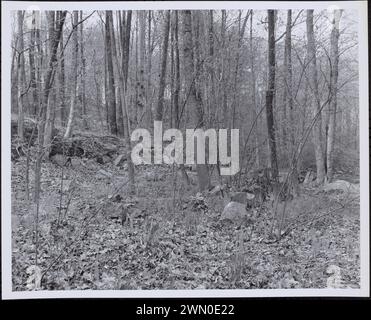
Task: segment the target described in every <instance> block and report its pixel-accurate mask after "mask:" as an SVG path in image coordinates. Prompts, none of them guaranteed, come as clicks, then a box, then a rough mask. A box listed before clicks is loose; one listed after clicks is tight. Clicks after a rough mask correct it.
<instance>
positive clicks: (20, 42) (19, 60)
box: [17, 10, 25, 141]
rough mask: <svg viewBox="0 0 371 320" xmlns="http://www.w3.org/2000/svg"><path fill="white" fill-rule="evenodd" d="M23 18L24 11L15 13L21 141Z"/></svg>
mask: <svg viewBox="0 0 371 320" xmlns="http://www.w3.org/2000/svg"><path fill="white" fill-rule="evenodd" d="M23 18H24V11H21V10H19V11H17V21H18V46H17V48H18V54H17V102H18V138H19V139H20V140H21V141H23V138H24V136H23V133H24V132H23V131H24V99H23V91H24V90H25V87H24V81H25V79H24V78H23V72H22V69H23V71H24V53H23V50H24V41H23Z"/></svg>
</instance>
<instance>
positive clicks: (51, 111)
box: [45, 11, 59, 148]
mask: <svg viewBox="0 0 371 320" xmlns="http://www.w3.org/2000/svg"><path fill="white" fill-rule="evenodd" d="M58 14H59V13H58ZM47 18H48V33H49V39H54V33H55V18H56V17H55V11H49V12H48V14H47ZM57 19H58V17H57ZM52 50H53V42H52V40H50V41H49V54H51V52H52ZM57 63H58V61H56V64H57ZM55 67H56V68H57V65H56V66H55ZM55 72H56V71H54V74H53V77H54V75H55ZM50 90H51V92H50V95H49V100H48V104H47V111H46V123H45V145H46V146H47V148H49V147H50V143H51V140H52V133H53V129H54V119H55V101H54V100H55V93H56V92H55V90H56V89H55V88H54V87H52V88H51V89H50ZM52 99H53V100H52Z"/></svg>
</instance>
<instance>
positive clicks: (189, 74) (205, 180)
mask: <svg viewBox="0 0 371 320" xmlns="http://www.w3.org/2000/svg"><path fill="white" fill-rule="evenodd" d="M182 16H183V46H184V48H183V58H184V77H185V88H186V92H188V91H189V98H188V100H187V106H188V110H187V113H188V114H189V115H190V120H191V121H190V122H188V123H187V124H188V125H190V126H191V127H192V128H194V129H196V128H202V127H203V110H202V105H201V101H200V100H199V98H198V96H197V93H196V88H195V82H196V81H195V79H194V78H195V74H194V70H195V68H194V58H193V39H192V13H191V11H190V10H184V11H182ZM195 157H196V159H197V154H195ZM196 170H197V177H198V185H199V189H200V191H203V190H205V189H206V188H207V187H208V185H209V173H208V168H207V166H206V165H203V164H197V165H196Z"/></svg>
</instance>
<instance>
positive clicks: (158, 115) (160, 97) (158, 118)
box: [155, 10, 170, 121]
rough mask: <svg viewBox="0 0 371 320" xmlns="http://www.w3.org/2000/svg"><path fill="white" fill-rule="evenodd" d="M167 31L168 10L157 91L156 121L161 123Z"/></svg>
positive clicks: (168, 22) (168, 25)
mask: <svg viewBox="0 0 371 320" xmlns="http://www.w3.org/2000/svg"><path fill="white" fill-rule="evenodd" d="M169 30H170V10H167V11H166V14H165V21H164V31H163V33H164V38H163V43H162V58H161V70H160V84H159V89H158V100H157V109H156V117H155V120H156V121H162V117H163V109H164V92H165V80H166V62H167V55H168V46H169Z"/></svg>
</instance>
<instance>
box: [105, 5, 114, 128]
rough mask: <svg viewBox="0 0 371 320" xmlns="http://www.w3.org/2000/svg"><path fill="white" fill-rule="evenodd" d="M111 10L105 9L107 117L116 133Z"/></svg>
mask: <svg viewBox="0 0 371 320" xmlns="http://www.w3.org/2000/svg"><path fill="white" fill-rule="evenodd" d="M111 23H112V11H106V26H105V28H106V55H107V77H108V97H107V100H108V119H109V126H110V132H111V134H113V135H117V122H116V101H115V76H114V72H113V62H112V57H113V53H112V35H111V28H112V27H113V26H112V24H111Z"/></svg>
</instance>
